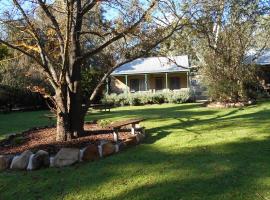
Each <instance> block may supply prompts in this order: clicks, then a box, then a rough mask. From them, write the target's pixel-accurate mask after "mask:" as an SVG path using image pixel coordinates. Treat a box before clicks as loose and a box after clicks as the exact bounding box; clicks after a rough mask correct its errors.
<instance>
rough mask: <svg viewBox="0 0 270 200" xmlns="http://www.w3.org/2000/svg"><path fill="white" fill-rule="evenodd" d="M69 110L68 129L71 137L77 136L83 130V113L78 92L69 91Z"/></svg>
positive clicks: (80, 96)
mask: <svg viewBox="0 0 270 200" xmlns="http://www.w3.org/2000/svg"><path fill="white" fill-rule="evenodd" d="M69 98H70V110H69V122H70V130H71V132H72V136H73V137H79V136H81V135H82V134H83V131H84V128H83V126H84V113H83V108H82V95H81V94H80V93H79V92H78V93H70V95H69Z"/></svg>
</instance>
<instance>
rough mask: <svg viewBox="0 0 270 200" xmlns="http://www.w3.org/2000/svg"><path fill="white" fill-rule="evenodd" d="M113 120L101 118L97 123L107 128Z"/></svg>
mask: <svg viewBox="0 0 270 200" xmlns="http://www.w3.org/2000/svg"><path fill="white" fill-rule="evenodd" d="M111 122H112V121H111V120H107V119H101V120H98V121H97V124H98V125H99V126H101V127H102V128H105V127H106V126H108V125H109V124H110V123H111Z"/></svg>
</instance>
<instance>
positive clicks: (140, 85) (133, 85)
mask: <svg viewBox="0 0 270 200" xmlns="http://www.w3.org/2000/svg"><path fill="white" fill-rule="evenodd" d="M130 91H134V92H137V91H145V81H144V79H130Z"/></svg>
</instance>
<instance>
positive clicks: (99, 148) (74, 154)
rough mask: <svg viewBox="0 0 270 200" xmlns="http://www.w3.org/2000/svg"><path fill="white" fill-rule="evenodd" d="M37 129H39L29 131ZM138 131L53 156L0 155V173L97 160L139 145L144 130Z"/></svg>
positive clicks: (60, 151) (29, 154)
mask: <svg viewBox="0 0 270 200" xmlns="http://www.w3.org/2000/svg"><path fill="white" fill-rule="evenodd" d="M46 128H48V126H46ZM39 129H41V127H40V128H35V129H30V130H31V131H33V130H39ZM140 130H141V131H139V132H136V133H135V135H132V136H130V137H129V138H127V139H126V140H124V141H118V142H117V143H113V142H111V141H107V140H101V141H100V142H99V144H98V145H96V144H89V145H88V146H86V147H84V148H82V149H79V148H61V149H60V150H59V151H58V152H57V153H56V155H54V156H52V155H49V153H48V152H46V151H43V150H38V151H37V152H36V153H35V154H33V153H32V152H31V151H30V150H26V151H24V152H23V153H21V154H18V155H0V171H2V170H6V169H14V170H28V171H31V170H38V169H41V168H46V167H65V166H70V165H73V164H75V163H78V162H86V161H94V160H98V159H100V158H103V157H107V156H111V155H113V154H115V153H118V152H120V151H123V150H124V149H125V148H126V147H129V146H133V145H137V144H139V143H140V142H141V141H142V140H143V139H144V138H145V129H144V128H143V127H142V128H140ZM24 132H26V131H24ZM24 132H23V133H24ZM23 133H21V134H23ZM16 135H17V134H16ZM18 135H19V134H18ZM10 137H15V135H10V136H9V138H8V139H10Z"/></svg>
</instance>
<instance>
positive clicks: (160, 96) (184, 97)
mask: <svg viewBox="0 0 270 200" xmlns="http://www.w3.org/2000/svg"><path fill="white" fill-rule="evenodd" d="M193 99H194V94H193V92H192V90H190V89H181V90H179V91H170V90H168V91H166V90H165V91H161V92H155V93H153V92H136V93H121V94H118V95H117V94H115V93H112V94H110V95H105V96H104V98H103V99H102V102H103V103H106V104H111V105H115V106H125V105H135V106H138V105H145V104H162V103H186V102H190V101H193Z"/></svg>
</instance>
